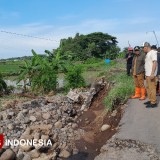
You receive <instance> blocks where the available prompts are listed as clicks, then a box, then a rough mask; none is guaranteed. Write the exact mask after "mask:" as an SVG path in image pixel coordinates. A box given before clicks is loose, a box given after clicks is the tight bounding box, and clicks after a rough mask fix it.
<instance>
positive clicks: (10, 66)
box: [0, 60, 23, 76]
mask: <svg viewBox="0 0 160 160" xmlns="http://www.w3.org/2000/svg"><path fill="white" fill-rule="evenodd" d="M22 65H23V61H22V60H19V61H3V62H0V72H1V73H2V74H3V75H4V76H9V75H16V74H17V73H18V72H19V71H20V67H19V66H22Z"/></svg>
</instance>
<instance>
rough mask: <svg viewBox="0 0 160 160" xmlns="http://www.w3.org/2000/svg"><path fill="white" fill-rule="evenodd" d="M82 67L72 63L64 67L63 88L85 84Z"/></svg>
mask: <svg viewBox="0 0 160 160" xmlns="http://www.w3.org/2000/svg"><path fill="white" fill-rule="evenodd" d="M82 72H83V70H82V68H81V67H80V66H79V65H75V66H74V65H73V66H68V67H66V72H65V81H66V85H65V89H66V90H69V89H70V88H72V89H74V88H79V87H84V86H85V80H84V78H83V77H82Z"/></svg>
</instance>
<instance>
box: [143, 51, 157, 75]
mask: <svg viewBox="0 0 160 160" xmlns="http://www.w3.org/2000/svg"><path fill="white" fill-rule="evenodd" d="M153 61H157V51H155V50H151V51H149V52H148V53H147V55H146V58H145V72H146V73H145V74H146V76H151V73H152V66H153ZM154 76H157V67H156V71H155V72H154Z"/></svg>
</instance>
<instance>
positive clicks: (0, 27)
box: [0, 0, 160, 59]
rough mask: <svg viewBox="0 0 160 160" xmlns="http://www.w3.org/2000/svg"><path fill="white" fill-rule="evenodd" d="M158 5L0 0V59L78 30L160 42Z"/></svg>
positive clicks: (158, 0)
mask: <svg viewBox="0 0 160 160" xmlns="http://www.w3.org/2000/svg"><path fill="white" fill-rule="evenodd" d="M159 6H160V0H152V1H151V0H0V59H1V58H8V57H18V56H25V55H31V49H34V50H35V51H36V52H37V53H40V54H43V53H44V50H45V49H48V50H51V49H53V48H57V47H58V45H59V40H60V39H61V38H67V37H69V36H74V35H75V34H76V33H77V32H79V33H80V34H88V33H91V32H104V33H108V34H110V35H113V36H116V37H117V40H118V42H119V43H118V46H119V47H121V48H122V49H123V48H124V47H127V46H128V41H129V42H130V44H131V45H132V46H133V47H134V46H135V45H142V43H143V42H145V41H148V42H150V43H151V44H156V43H157V42H156V38H155V36H154V32H153V31H155V33H156V36H157V38H158V40H160V21H159V16H160V9H159ZM7 32H10V33H17V34H23V35H30V36H33V37H39V38H44V39H38V38H33V37H25V36H21V35H16V34H9V33H7ZM47 39H50V40H47Z"/></svg>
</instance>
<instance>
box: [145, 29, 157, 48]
mask: <svg viewBox="0 0 160 160" xmlns="http://www.w3.org/2000/svg"><path fill="white" fill-rule="evenodd" d="M149 32H152V33H153V34H154V37H155V39H156V42H157V44H156V45H157V47H159V42H158V39H157V36H156V32H155V31H154V30H153V31H149ZM149 32H146V34H147V33H149Z"/></svg>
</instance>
